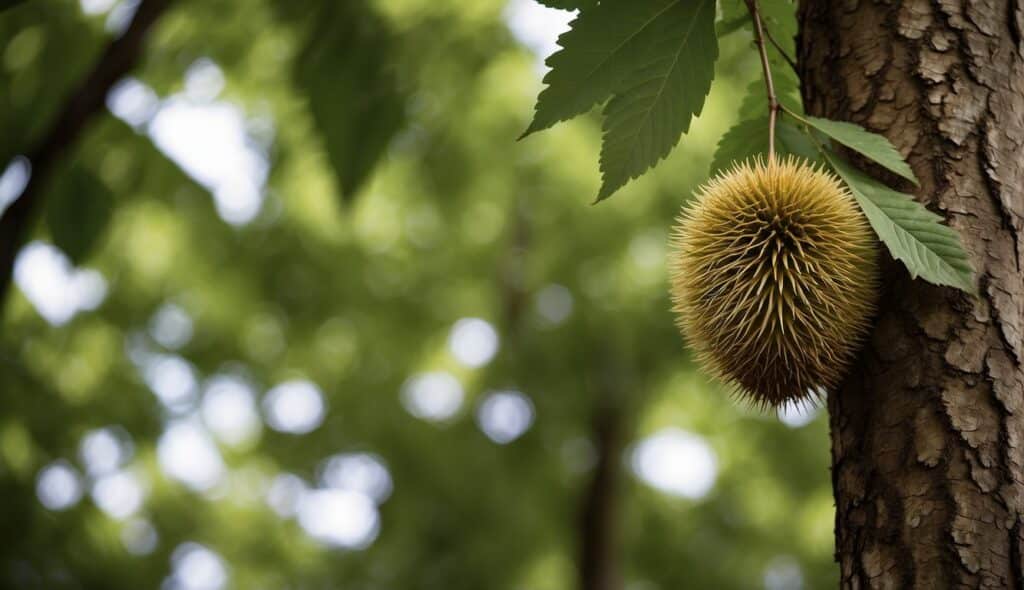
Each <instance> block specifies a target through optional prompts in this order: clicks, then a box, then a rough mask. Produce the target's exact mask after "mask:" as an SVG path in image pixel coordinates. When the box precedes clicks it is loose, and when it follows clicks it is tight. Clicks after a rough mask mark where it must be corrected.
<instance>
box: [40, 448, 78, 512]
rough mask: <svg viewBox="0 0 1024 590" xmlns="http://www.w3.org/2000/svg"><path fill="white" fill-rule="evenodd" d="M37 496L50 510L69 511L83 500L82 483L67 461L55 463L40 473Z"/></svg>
mask: <svg viewBox="0 0 1024 590" xmlns="http://www.w3.org/2000/svg"><path fill="white" fill-rule="evenodd" d="M36 495H37V496H38V497H39V501H40V502H41V503H42V505H43V506H45V507H46V508H48V509H50V510H67V509H68V508H71V507H72V506H74V505H75V504H77V503H78V501H79V500H80V499H81V498H82V481H81V478H80V477H79V475H78V472H77V471H75V468H74V467H72V466H71V465H70V464H69V463H68V462H67V461H64V460H63V459H61V460H59V461H54V462H53V463H50V464H49V465H47V466H46V467H44V468H42V469H41V470H40V471H39V475H38V476H37V477H36Z"/></svg>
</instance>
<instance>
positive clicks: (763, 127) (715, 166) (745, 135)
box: [711, 117, 820, 175]
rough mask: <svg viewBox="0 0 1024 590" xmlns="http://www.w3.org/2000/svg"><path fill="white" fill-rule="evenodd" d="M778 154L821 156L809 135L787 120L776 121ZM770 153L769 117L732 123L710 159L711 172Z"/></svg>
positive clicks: (805, 157)
mask: <svg viewBox="0 0 1024 590" xmlns="http://www.w3.org/2000/svg"><path fill="white" fill-rule="evenodd" d="M775 153H776V155H778V156H785V155H789V154H792V155H795V156H800V157H802V158H804V159H807V160H810V161H812V162H813V161H818V160H819V159H820V155H819V154H818V152H817V150H816V149H815V147H814V144H813V143H811V140H810V139H809V138H808V137H807V135H806V134H805V133H804V132H803V131H801V130H800V129H799V128H797V127H795V126H793V125H790V124H789V123H787V122H785V121H778V122H776V124H775ZM759 154H760V155H764V156H765V157H767V155H768V117H761V118H757V119H749V120H747V121H741V122H739V123H737V124H736V125H733V126H732V127H731V128H730V129H729V130H728V131H726V132H725V134H724V135H723V136H722V139H721V140H719V142H718V148H717V149H716V150H715V155H714V158H713V159H712V161H711V174H712V175H714V174H717V173H719V172H722V171H724V170H728V169H729V168H731V167H732V164H733V162H742V161H744V160H747V159H750V158H752V157H754V156H757V155H759Z"/></svg>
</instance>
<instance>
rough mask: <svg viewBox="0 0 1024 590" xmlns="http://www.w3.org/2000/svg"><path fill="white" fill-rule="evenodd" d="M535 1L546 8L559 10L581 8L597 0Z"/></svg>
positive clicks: (590, 5) (593, 3)
mask: <svg viewBox="0 0 1024 590" xmlns="http://www.w3.org/2000/svg"><path fill="white" fill-rule="evenodd" d="M537 2H538V3H539V4H543V5H544V6H547V7H548V8H558V9H561V10H583V9H585V8H592V7H593V6H594V5H596V4H597V0H537Z"/></svg>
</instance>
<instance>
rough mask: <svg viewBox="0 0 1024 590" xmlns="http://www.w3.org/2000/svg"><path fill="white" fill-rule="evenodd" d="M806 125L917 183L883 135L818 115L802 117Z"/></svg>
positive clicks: (901, 157) (908, 167) (905, 163)
mask: <svg viewBox="0 0 1024 590" xmlns="http://www.w3.org/2000/svg"><path fill="white" fill-rule="evenodd" d="M804 120H805V121H806V122H807V124H808V125H810V126H811V127H814V128H815V129H817V130H818V131H821V132H822V133H824V134H825V135H827V136H829V137H831V138H832V139H834V140H835V141H838V142H839V143H841V144H843V145H845V146H846V147H848V148H850V149H851V150H853V151H855V152H857V153H859V154H861V155H862V156H864V157H866V158H869V159H870V160H872V161H874V162H876V163H878V164H880V165H881V166H883V167H885V168H886V169H888V170H890V171H892V172H895V173H896V174H899V175H900V176H902V177H903V178H906V179H907V180H909V181H911V182H913V183H914V184H917V177H916V176H914V172H913V171H912V170H911V169H910V166H909V165H907V162H906V160H904V159H903V156H902V155H900V153H899V152H898V151H896V148H895V147H893V145H892V144H891V143H890V142H889V140H888V139H886V138H885V136H884V135H879V134H877V133H871V132H870V131H868V130H867V129H864V128H863V127H861V126H860V125H856V124H854V123H847V122H845V121H832V120H830V119H819V118H818V117H804Z"/></svg>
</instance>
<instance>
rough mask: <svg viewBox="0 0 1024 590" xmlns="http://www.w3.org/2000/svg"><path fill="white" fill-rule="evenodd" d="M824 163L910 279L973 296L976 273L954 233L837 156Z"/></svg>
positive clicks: (828, 154) (904, 196) (936, 217)
mask: <svg viewBox="0 0 1024 590" xmlns="http://www.w3.org/2000/svg"><path fill="white" fill-rule="evenodd" d="M825 157H826V158H827V159H828V161H829V163H830V164H831V165H832V167H833V168H834V169H835V171H836V172H837V173H838V174H839V175H840V176H841V177H842V178H843V180H844V181H846V184H847V185H848V186H849V187H850V190H851V191H852V192H853V196H854V197H856V199H857V202H858V203H860V206H861V209H863V210H864V214H865V215H866V216H867V218H868V221H869V222H870V223H871V227H873V228H874V230H875V233H877V234H878V237H879V238H880V239H881V240H882V242H883V243H884V244H885V245H886V247H887V248H888V249H889V253H890V254H892V256H893V258H895V259H897V260H901V261H903V264H904V265H905V266H906V267H907V270H908V271H910V275H911V276H912V277H915V278H916V277H921V278H922V279H924V280H926V281H928V282H930V283H934V284H936V285H948V286H950V287H956V288H958V289H962V290H963V291H966V292H968V293H975V292H976V287H975V284H974V279H973V278H972V274H973V269H972V268H971V264H970V261H969V260H968V257H967V253H966V252H965V251H964V249H963V246H962V245H961V243H960V236H959V235H957V233H956V230H954V229H953V228H951V227H948V226H946V225H943V224H942V223H941V220H942V217H940V216H939V215H936V214H935V213H932V212H931V211H928V210H927V209H925V208H924V206H923V205H921V204H920V203H918V202H917V201H915V200H914V199H913V198H911V197H910V195H907V194H904V193H900V192H896V191H894V190H892V189H890V188H889V187H887V186H885V185H884V184H882V183H880V182H878V181H877V180H875V179H873V178H871V177H869V176H868V175H866V174H864V173H863V172H861V171H859V170H857V169H856V168H854V167H853V166H851V165H850V164H848V163H847V162H844V161H843V160H842V158H840V157H839V156H838V155H836V154H835V153H834V152H831V151H828V150H826V152H825Z"/></svg>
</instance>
